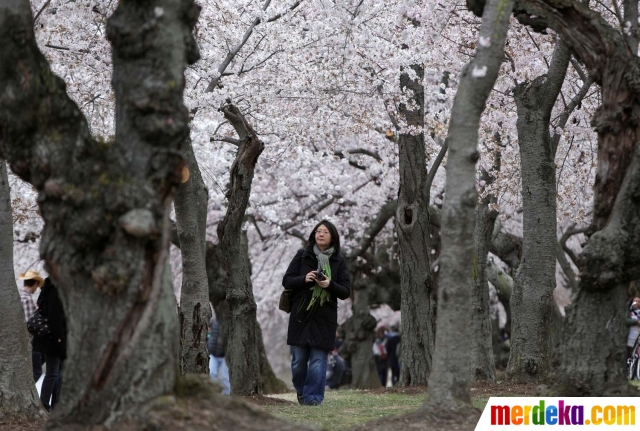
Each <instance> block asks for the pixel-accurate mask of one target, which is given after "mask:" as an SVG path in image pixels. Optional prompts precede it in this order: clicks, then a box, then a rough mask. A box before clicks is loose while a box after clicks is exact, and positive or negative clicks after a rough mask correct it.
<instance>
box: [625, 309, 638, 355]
mask: <svg viewBox="0 0 640 431" xmlns="http://www.w3.org/2000/svg"><path fill="white" fill-rule="evenodd" d="M626 324H627V326H628V327H629V333H628V335H627V357H628V358H629V357H631V353H633V352H632V350H633V346H634V344H635V342H636V339H637V338H638V336H639V335H640V298H638V297H635V298H633V301H632V302H631V305H630V306H629V316H628V317H627V320H626Z"/></svg>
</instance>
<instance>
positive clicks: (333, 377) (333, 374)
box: [327, 349, 347, 389]
mask: <svg viewBox="0 0 640 431" xmlns="http://www.w3.org/2000/svg"><path fill="white" fill-rule="evenodd" d="M346 368H347V367H346V364H345V361H344V359H343V358H342V356H340V354H339V353H338V349H333V351H332V352H329V355H328V359H327V386H329V389H338V388H339V387H340V385H341V384H342V380H343V378H344V372H345V370H346Z"/></svg>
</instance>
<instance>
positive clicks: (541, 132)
mask: <svg viewBox="0 0 640 431" xmlns="http://www.w3.org/2000/svg"><path fill="white" fill-rule="evenodd" d="M570 59H571V51H570V50H569V47H568V46H566V45H565V44H564V43H563V42H562V41H559V42H558V44H557V45H556V49H555V51H554V54H553V58H552V60H551V64H550V66H549V72H548V73H547V75H544V76H541V77H538V78H536V79H535V80H533V81H532V82H525V83H522V84H520V85H518V87H517V88H516V91H515V100H516V106H517V110H518V121H517V128H518V141H519V144H520V163H521V166H522V169H521V172H522V204H523V207H524V213H523V217H522V219H523V221H522V223H523V251H522V261H521V263H520V267H519V268H518V272H517V275H516V278H515V283H514V286H513V294H512V296H511V313H512V321H511V352H510V357H509V366H508V367H507V377H508V378H509V379H510V380H512V381H516V382H521V383H528V382H539V381H541V380H543V379H544V378H545V377H546V375H547V372H548V371H549V355H550V352H549V351H548V339H549V330H550V323H551V313H552V307H554V306H555V304H554V299H553V290H554V289H555V287H556V253H557V249H558V239H557V233H556V232H557V226H556V164H555V155H556V147H555V146H554V145H553V143H552V140H551V136H550V134H549V126H550V121H551V111H552V110H553V106H554V104H555V101H556V98H557V97H558V94H559V93H560V89H561V88H562V83H563V82H564V78H565V75H566V73H567V68H568V66H569V60H570Z"/></svg>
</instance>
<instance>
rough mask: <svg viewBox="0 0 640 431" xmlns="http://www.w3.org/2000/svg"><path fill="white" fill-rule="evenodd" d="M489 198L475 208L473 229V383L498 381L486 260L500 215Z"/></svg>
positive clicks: (482, 200) (471, 340)
mask: <svg viewBox="0 0 640 431" xmlns="http://www.w3.org/2000/svg"><path fill="white" fill-rule="evenodd" d="M490 199H491V198H490V197H489V196H487V197H486V198H485V199H481V200H480V202H479V203H478V205H477V207H476V225H475V229H474V241H475V259H474V260H473V265H474V268H473V293H472V295H473V297H472V304H473V310H472V314H471V326H472V329H473V333H472V336H471V339H470V343H471V350H472V360H471V376H472V378H473V379H474V380H489V381H491V382H493V381H495V379H496V366H495V360H494V357H493V345H492V327H491V313H490V310H489V308H490V306H491V305H490V303H489V282H488V281H487V264H486V262H487V256H488V255H489V243H490V242H491V236H492V234H493V225H494V223H495V221H496V217H497V216H498V212H497V211H495V210H491V209H489V203H490Z"/></svg>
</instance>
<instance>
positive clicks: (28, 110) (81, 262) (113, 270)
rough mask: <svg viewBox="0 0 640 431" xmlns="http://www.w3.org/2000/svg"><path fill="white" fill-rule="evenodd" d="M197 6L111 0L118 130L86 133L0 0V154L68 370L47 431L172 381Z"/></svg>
mask: <svg viewBox="0 0 640 431" xmlns="http://www.w3.org/2000/svg"><path fill="white" fill-rule="evenodd" d="M198 12H199V8H198V7H197V6H196V5H195V4H194V3H193V2H191V1H186V0H185V1H181V2H174V1H169V0H157V1H150V2H144V3H139V2H123V3H121V4H120V5H119V7H118V9H117V10H116V12H115V13H114V14H113V16H111V18H109V21H108V25H107V34H108V37H109V40H110V41H111V42H112V46H113V65H114V66H113V70H114V73H113V79H112V82H113V85H114V89H115V94H116V139H115V142H96V141H95V140H93V138H92V137H91V136H90V134H89V129H88V127H87V123H86V120H85V118H84V116H83V115H82V113H81V112H80V110H79V109H78V107H77V106H76V104H75V103H74V102H73V101H71V99H70V98H69V97H68V96H67V94H66V92H65V85H64V82H63V81H62V80H61V79H60V78H58V77H56V76H55V75H53V73H52V72H51V70H50V68H49V65H48V64H47V61H46V60H45V58H44V56H43V55H42V54H41V53H40V51H39V50H38V47H37V44H36V39H35V35H34V32H33V18H32V12H31V7H30V4H29V2H28V1H26V0H14V1H10V2H3V3H0V41H1V43H2V45H3V49H2V50H0V64H2V65H3V67H2V68H0V89H2V90H0V91H1V92H0V129H2V133H0V155H1V156H3V157H6V158H7V159H8V160H9V162H10V163H11V167H12V169H13V171H14V172H15V173H16V174H17V175H19V176H21V177H22V178H23V179H25V180H27V181H29V182H31V183H32V184H33V185H34V186H35V187H36V189H37V190H38V191H39V197H38V202H39V205H40V210H41V213H42V216H43V218H44V220H45V227H44V230H43V235H42V243H41V248H40V250H41V253H42V256H43V258H44V259H45V262H46V267H47V269H48V272H49V274H50V275H51V276H52V278H53V280H54V282H55V283H56V285H57V286H58V288H59V291H60V294H61V298H62V301H63V304H64V305H65V308H66V310H67V324H68V331H69V337H68V340H69V343H68V358H67V361H68V363H67V364H66V367H65V368H66V369H67V370H72V371H73V372H68V373H65V382H64V389H63V391H64V393H63V396H62V399H61V403H60V404H59V405H58V406H56V410H54V413H53V414H52V416H51V417H50V421H49V423H48V426H47V428H48V429H69V428H70V427H71V426H72V425H74V424H78V425H81V426H88V425H92V424H101V425H102V424H114V423H116V422H117V421H119V420H120V419H123V418H125V417H131V416H136V415H138V414H140V407H141V405H143V404H144V403H146V402H148V401H149V400H151V399H153V398H154V397H157V396H159V395H162V394H166V393H168V392H170V391H171V390H172V389H173V388H174V384H175V379H176V371H177V365H176V355H177V352H178V346H177V342H178V333H177V328H178V322H177V313H176V303H175V297H174V296H173V292H172V291H171V287H170V286H168V285H167V283H165V282H163V278H164V277H163V273H164V271H165V268H166V267H165V261H166V257H167V239H166V237H167V235H166V230H165V225H168V223H167V220H168V218H167V206H168V203H169V202H170V198H171V191H172V188H173V187H174V186H175V185H176V184H177V183H178V181H179V177H178V175H177V174H178V173H179V172H180V169H181V165H182V162H181V160H180V158H179V157H178V156H177V155H176V153H177V150H178V149H179V145H180V143H181V142H182V141H183V140H184V139H185V138H186V136H187V134H188V128H187V123H188V116H187V111H186V109H185V107H184V105H183V103H182V93H183V89H184V74H183V73H184V69H185V67H186V65H187V63H188V62H193V61H195V60H197V58H198V51H197V45H196V44H195V41H194V40H193V38H192V34H191V31H192V29H193V26H194V24H195V21H196V19H197V16H198ZM14 65H15V67H14ZM132 383H133V384H132Z"/></svg>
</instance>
